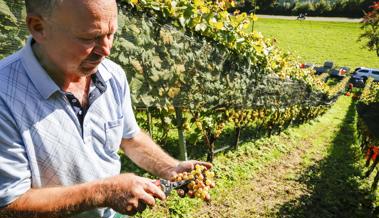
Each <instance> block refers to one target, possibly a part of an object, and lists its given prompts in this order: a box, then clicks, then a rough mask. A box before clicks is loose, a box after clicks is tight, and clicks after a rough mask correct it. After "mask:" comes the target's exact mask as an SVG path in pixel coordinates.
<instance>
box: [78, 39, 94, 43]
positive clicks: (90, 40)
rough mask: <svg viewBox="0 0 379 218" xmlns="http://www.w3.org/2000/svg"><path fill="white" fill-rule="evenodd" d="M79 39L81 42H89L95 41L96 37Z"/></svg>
mask: <svg viewBox="0 0 379 218" xmlns="http://www.w3.org/2000/svg"><path fill="white" fill-rule="evenodd" d="M80 40H81V41H83V42H87V43H90V42H94V41H96V38H80Z"/></svg>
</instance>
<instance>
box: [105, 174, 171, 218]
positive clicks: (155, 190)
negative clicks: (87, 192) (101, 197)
mask: <svg viewBox="0 0 379 218" xmlns="http://www.w3.org/2000/svg"><path fill="white" fill-rule="evenodd" d="M104 182H105V183H104V184H105V190H104V194H105V196H106V199H105V203H106V205H105V206H106V207H110V208H112V209H114V210H115V211H117V212H119V213H122V214H127V215H134V214H135V213H137V212H141V211H143V210H145V208H146V205H149V206H154V205H155V198H158V199H161V200H164V199H165V198H166V196H165V194H164V193H163V191H162V190H161V189H160V187H158V186H157V185H155V184H154V181H153V180H151V179H148V178H144V177H139V176H136V175H134V174H132V173H126V174H121V175H117V176H113V177H110V178H108V179H105V180H104Z"/></svg>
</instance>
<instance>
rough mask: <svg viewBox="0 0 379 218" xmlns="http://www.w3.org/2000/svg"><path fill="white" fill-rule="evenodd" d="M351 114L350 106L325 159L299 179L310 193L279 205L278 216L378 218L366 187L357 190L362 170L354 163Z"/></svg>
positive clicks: (356, 153)
mask: <svg viewBox="0 0 379 218" xmlns="http://www.w3.org/2000/svg"><path fill="white" fill-rule="evenodd" d="M355 114H356V113H355V105H354V104H353V103H352V104H351V105H350V107H349V110H348V112H347V114H346V116H345V118H344V121H343V123H342V126H341V129H340V131H339V133H338V134H337V135H336V137H335V139H334V140H333V146H332V147H331V148H330V149H331V150H330V151H329V156H328V157H327V158H326V159H323V160H321V161H320V162H318V163H316V164H315V165H314V166H311V167H309V168H308V169H307V170H306V171H305V173H304V174H303V175H302V176H301V177H300V178H299V181H300V182H301V183H304V184H306V185H307V187H308V189H309V190H311V193H310V194H309V195H303V196H301V197H300V198H298V199H295V200H293V201H289V202H287V203H285V204H284V205H282V206H281V208H280V209H279V213H278V214H277V216H278V217H302V218H303V217H304V218H305V217H306V218H313V217H317V218H329V217H338V218H350V217H351V218H361V217H362V218H371V217H379V214H378V213H377V211H376V212H375V211H374V208H373V202H374V196H373V195H372V194H371V192H370V190H369V188H368V187H367V188H362V187H361V184H362V182H361V181H360V180H361V179H360V176H361V175H362V169H361V168H359V166H358V164H357V163H358V161H359V158H361V156H360V153H359V152H360V150H359V148H356V147H355V144H356V143H355V139H354V131H355V127H354V117H355Z"/></svg>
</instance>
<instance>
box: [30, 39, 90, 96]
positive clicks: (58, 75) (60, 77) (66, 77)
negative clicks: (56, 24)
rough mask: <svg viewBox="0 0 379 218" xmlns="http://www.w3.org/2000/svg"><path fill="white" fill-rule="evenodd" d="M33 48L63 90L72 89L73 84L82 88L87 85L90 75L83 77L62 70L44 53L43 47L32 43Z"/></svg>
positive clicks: (39, 60)
mask: <svg viewBox="0 0 379 218" xmlns="http://www.w3.org/2000/svg"><path fill="white" fill-rule="evenodd" d="M32 50H33V52H34V55H35V56H36V58H37V60H38V62H39V63H40V64H41V66H42V67H43V68H44V69H45V71H46V72H47V74H48V75H49V76H50V78H51V79H52V80H53V81H54V82H55V83H56V84H57V85H58V86H59V87H60V88H61V89H62V90H63V91H67V90H68V89H71V88H72V87H73V86H75V87H82V88H84V87H85V86H87V77H88V78H89V77H90V76H87V77H84V76H83V77H82V76H78V75H75V74H68V73H65V72H62V71H61V70H59V69H58V68H56V67H55V66H56V65H55V64H54V63H52V62H51V61H50V60H49V58H48V57H47V56H46V55H45V54H44V52H43V49H42V48H41V47H40V46H39V45H38V44H37V43H33V44H32ZM72 83H73V84H72ZM70 87H71V88H70Z"/></svg>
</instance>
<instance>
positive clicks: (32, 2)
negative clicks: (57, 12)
mask: <svg viewBox="0 0 379 218" xmlns="http://www.w3.org/2000/svg"><path fill="white" fill-rule="evenodd" d="M62 1H63V0H25V6H26V11H27V13H28V14H36V15H40V16H50V15H51V13H52V12H53V10H54V8H55V7H57V5H58V4H60V3H61V2H62Z"/></svg>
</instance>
